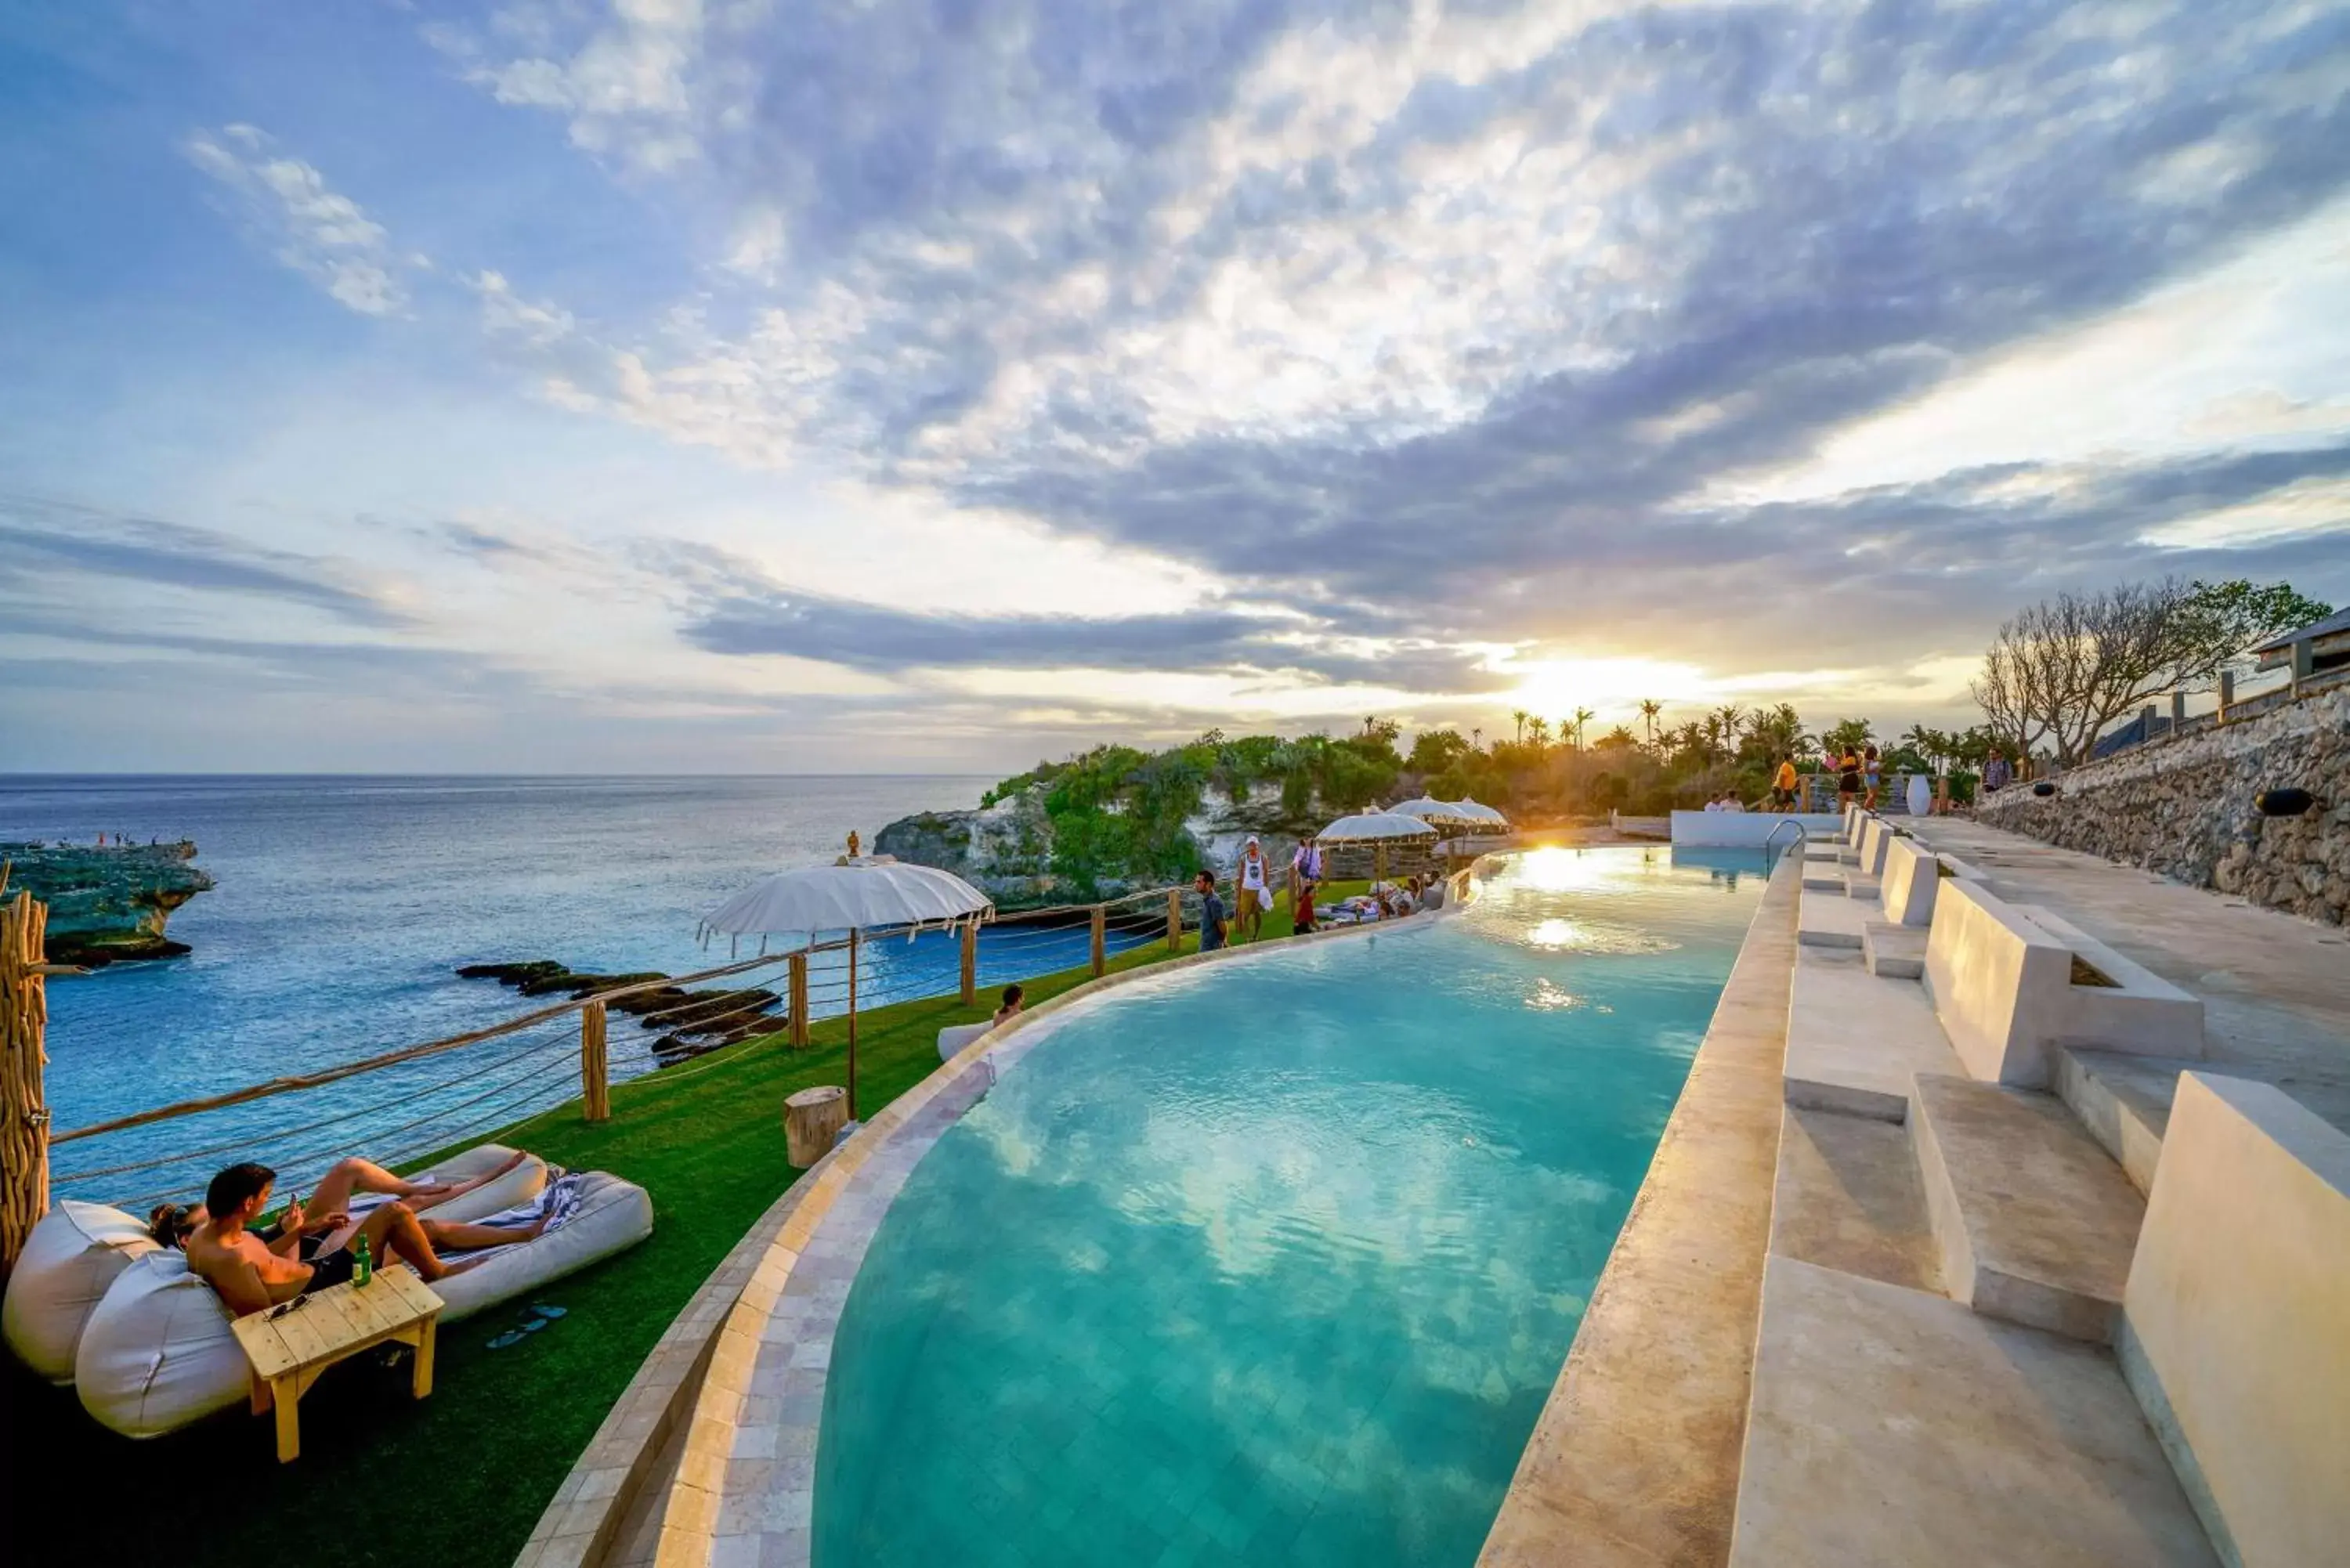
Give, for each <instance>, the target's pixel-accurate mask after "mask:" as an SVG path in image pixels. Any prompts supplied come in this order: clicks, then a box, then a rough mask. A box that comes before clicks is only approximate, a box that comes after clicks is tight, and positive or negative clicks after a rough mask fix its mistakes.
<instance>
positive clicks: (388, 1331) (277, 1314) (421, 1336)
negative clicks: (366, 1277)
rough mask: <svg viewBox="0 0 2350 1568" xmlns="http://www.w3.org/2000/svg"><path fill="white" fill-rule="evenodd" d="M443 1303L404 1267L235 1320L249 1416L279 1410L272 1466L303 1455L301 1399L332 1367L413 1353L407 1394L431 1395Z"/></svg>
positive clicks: (398, 1266)
mask: <svg viewBox="0 0 2350 1568" xmlns="http://www.w3.org/2000/svg"><path fill="white" fill-rule="evenodd" d="M442 1304H443V1303H442V1300H441V1298H440V1297H439V1296H437V1295H434V1294H433V1293H432V1287H431V1286H430V1285H427V1284H426V1283H425V1282H423V1281H422V1280H420V1279H418V1278H417V1277H416V1275H415V1274H414V1273H413V1272H411V1271H410V1270H409V1269H408V1267H407V1266H406V1265H405V1264H399V1265H395V1266H393V1267H391V1268H389V1269H383V1270H380V1271H378V1272H377V1274H376V1276H375V1278H374V1279H372V1280H370V1281H369V1282H368V1283H367V1285H366V1287H365V1288H364V1289H362V1288H361V1287H359V1286H358V1285H354V1284H340V1285H336V1286H334V1287H332V1288H331V1289H328V1290H323V1291H320V1292H318V1293H317V1294H316V1295H307V1296H303V1297H300V1298H298V1299H297V1300H296V1301H295V1302H293V1303H290V1305H289V1306H287V1307H282V1308H273V1309H271V1310H270V1311H268V1312H265V1313H258V1312H257V1313H254V1314H250V1315H248V1316H245V1317H241V1318H238V1319H237V1320H236V1324H235V1325H234V1326H235V1329H236V1342H237V1343H238V1344H239V1345H243V1346H244V1358H245V1360H247V1361H248V1362H250V1363H252V1365H253V1413H254V1414H255V1415H256V1416H258V1415H259V1414H261V1412H263V1411H264V1410H266V1409H268V1408H269V1407H270V1406H271V1405H273V1404H274V1405H276V1407H277V1460H278V1462H279V1463H280V1464H284V1463H286V1462H287V1461H289V1460H291V1459H295V1458H296V1456H298V1455H299V1454H300V1453H301V1452H302V1428H301V1417H299V1415H298V1414H297V1413H296V1412H297V1409H298V1407H299V1406H300V1403H301V1399H302V1396H303V1395H304V1394H306V1393H307V1392H308V1391H309V1388H310V1385H312V1384H313V1383H316V1382H317V1380H318V1374H320V1373H321V1372H324V1371H325V1370H326V1369H327V1368H328V1367H329V1366H333V1365H334V1364H335V1363H336V1362H338V1361H341V1360H344V1359H345V1358H347V1357H348V1356H353V1355H358V1354H359V1352H360V1351H362V1350H367V1349H369V1348H370V1347H372V1346H374V1345H388V1344H391V1345H414V1346H415V1347H416V1371H415V1375H414V1376H413V1378H412V1379H411V1385H410V1387H411V1392H412V1393H413V1394H414V1395H415V1397H417V1398H419V1399H421V1398H423V1397H425V1396H426V1395H427V1394H430V1393H432V1335H433V1330H434V1328H435V1327H436V1326H437V1324H438V1323H439V1321H440V1317H441V1308H442Z"/></svg>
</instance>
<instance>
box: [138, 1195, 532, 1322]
mask: <svg viewBox="0 0 2350 1568" xmlns="http://www.w3.org/2000/svg"><path fill="white" fill-rule="evenodd" d="M276 1183H277V1173H276V1171H274V1170H272V1169H270V1168H268V1167H267V1166H265V1165H256V1164H255V1163H253V1162H252V1161H250V1160H247V1161H244V1162H243V1163H241V1164H237V1165H232V1166H230V1167H229V1168H227V1169H226V1170H224V1171H222V1172H221V1173H220V1174H219V1175H217V1176H215V1177H213V1179H212V1182H211V1185H209V1186H208V1187H206V1188H205V1189H204V1201H203V1211H202V1212H203V1218H202V1219H201V1220H197V1222H196V1223H195V1224H194V1225H193V1227H192V1228H191V1229H189V1230H188V1231H186V1232H185V1235H184V1240H183V1245H184V1247H185V1249H186V1251H187V1254H188V1267H189V1268H191V1269H192V1270H193V1271H194V1272H196V1273H197V1275H199V1276H200V1277H201V1278H202V1279H203V1282H205V1283H206V1284H208V1285H210V1286H212V1288H213V1291H214V1292H215V1293H217V1294H218V1295H219V1296H220V1298H221V1300H222V1301H223V1302H224V1303H227V1304H228V1309H229V1311H230V1312H232V1313H234V1314H235V1315H237V1316H238V1317H244V1316H246V1315H248V1314H253V1313H257V1312H266V1311H268V1310H269V1309H270V1308H271V1307H273V1306H276V1305H278V1304H279V1303H284V1302H289V1301H292V1300H294V1299H295V1298H296V1296H305V1295H309V1294H311V1293H315V1292H317V1291H323V1290H326V1289H328V1287H330V1286H333V1285H338V1284H341V1283H343V1282H345V1281H347V1280H348V1279H350V1278H351V1276H352V1273H353V1272H354V1270H355V1268H356V1266H357V1264H358V1261H359V1254H358V1250H357V1244H358V1241H359V1239H360V1238H362V1237H363V1238H365V1239H366V1241H367V1243H368V1249H369V1252H370V1253H371V1254H372V1255H373V1256H375V1257H376V1258H378V1259H380V1260H382V1261H384V1262H390V1260H392V1259H394V1258H397V1259H399V1260H400V1262H404V1263H406V1264H407V1265H408V1266H409V1267H410V1268H411V1269H413V1270H415V1271H416V1273H417V1277H418V1278H420V1279H422V1280H424V1281H426V1282H432V1281H433V1280H440V1279H446V1278H448V1277H449V1276H450V1275H451V1274H456V1273H463V1272H464V1271H465V1270H467V1269H469V1268H471V1267H473V1264H474V1263H477V1262H481V1261H482V1260H480V1259H478V1258H475V1259H469V1260H465V1261H463V1262H455V1263H448V1262H442V1260H441V1255H440V1252H439V1251H438V1248H439V1247H444V1246H445V1247H448V1248H451V1249H452V1250H456V1251H464V1250H469V1249H473V1248H480V1247H498V1246H504V1245H505V1244H507V1243H508V1242H513V1241H529V1240H531V1239H532V1238H533V1237H535V1236H536V1235H537V1234H538V1233H539V1232H540V1231H543V1230H545V1229H546V1221H545V1220H538V1221H535V1222H533V1223H531V1224H528V1225H517V1226H513V1227H506V1226H491V1225H457V1224H451V1223H448V1222H445V1221H436V1222H434V1223H432V1227H431V1231H430V1233H429V1234H428V1232H427V1229H426V1222H425V1221H423V1220H419V1219H418V1218H417V1217H416V1213H415V1211H414V1210H411V1209H410V1208H409V1207H408V1205H407V1204H406V1203H404V1202H402V1201H401V1200H400V1199H392V1200H391V1201H390V1202H389V1203H385V1204H382V1205H380V1206H379V1207H378V1208H377V1209H375V1210H373V1211H372V1212H370V1213H369V1215H368V1216H367V1218H366V1219H364V1220H360V1221H359V1223H358V1224H356V1225H354V1224H352V1223H351V1222H350V1216H349V1215H348V1214H347V1213H344V1212H342V1211H340V1210H319V1211H318V1212H317V1214H316V1215H315V1216H314V1215H313V1214H312V1213H311V1212H310V1211H309V1210H307V1209H305V1207H304V1206H303V1203H302V1200H301V1199H299V1198H296V1199H294V1200H293V1201H292V1202H290V1203H288V1204H286V1208H285V1210H284V1211H283V1212H281V1213H280V1214H279V1215H278V1217H277V1231H276V1236H275V1237H274V1238H273V1239H271V1240H268V1241H264V1240H263V1239H262V1237H261V1235H260V1234H259V1233H258V1232H256V1231H255V1230H254V1229H253V1222H254V1221H255V1220H258V1219H259V1218H260V1217H261V1216H262V1215H263V1214H264V1213H265V1212H266V1211H267V1210H268V1208H269V1195H270V1193H271V1192H272V1191H273V1190H275V1189H276ZM191 1217H192V1216H191ZM436 1238H437V1241H436Z"/></svg>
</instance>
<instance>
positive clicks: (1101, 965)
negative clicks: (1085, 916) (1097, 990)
mask: <svg viewBox="0 0 2350 1568" xmlns="http://www.w3.org/2000/svg"><path fill="white" fill-rule="evenodd" d="M1108 923H1109V906H1108V905H1107V904H1096V905H1095V906H1094V919H1093V928H1094V929H1093V940H1092V942H1091V944H1090V956H1091V958H1092V961H1093V966H1094V978H1095V979H1097V980H1098V979H1100V978H1101V973H1102V971H1103V970H1105V969H1107V968H1108V967H1109V944H1108V942H1107V940H1106V939H1107V930H1106V929H1105V928H1106V927H1107V925H1108Z"/></svg>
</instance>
